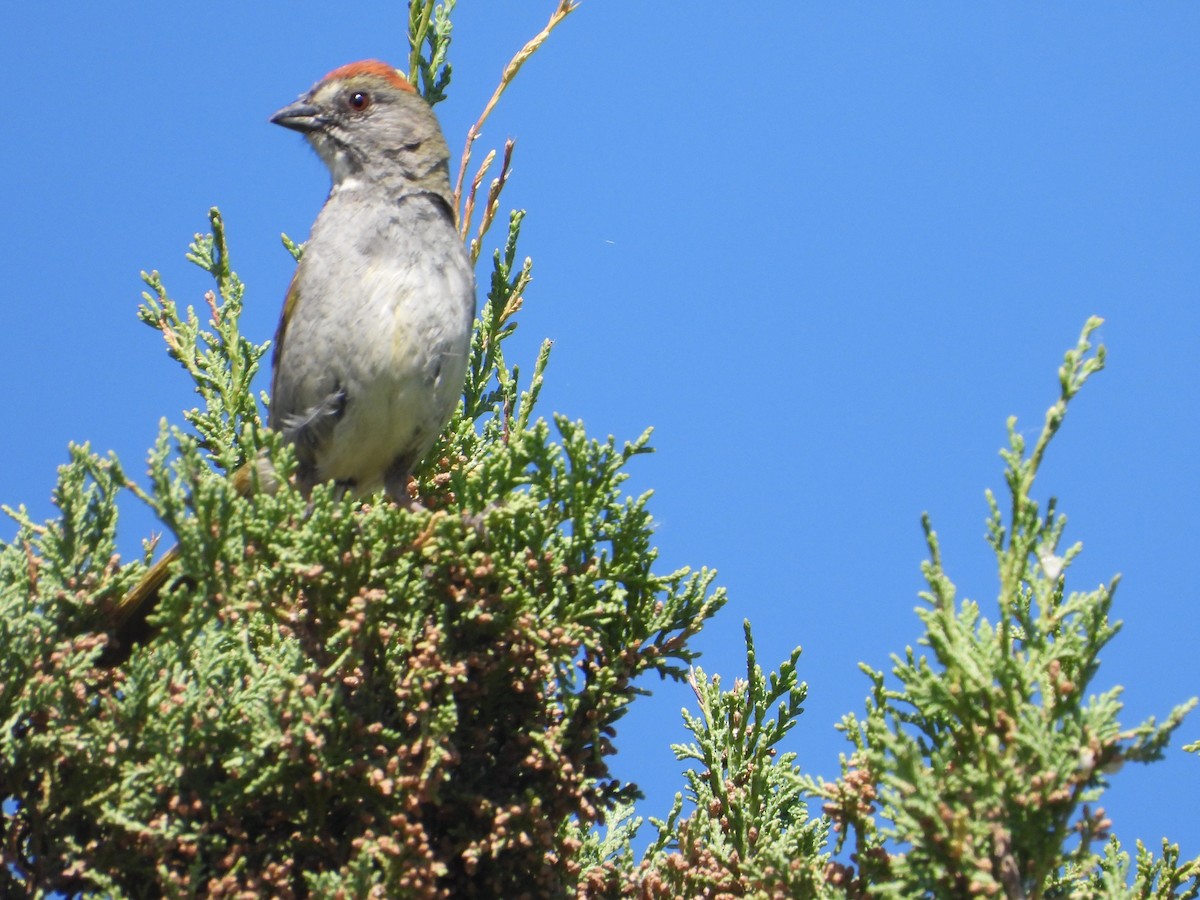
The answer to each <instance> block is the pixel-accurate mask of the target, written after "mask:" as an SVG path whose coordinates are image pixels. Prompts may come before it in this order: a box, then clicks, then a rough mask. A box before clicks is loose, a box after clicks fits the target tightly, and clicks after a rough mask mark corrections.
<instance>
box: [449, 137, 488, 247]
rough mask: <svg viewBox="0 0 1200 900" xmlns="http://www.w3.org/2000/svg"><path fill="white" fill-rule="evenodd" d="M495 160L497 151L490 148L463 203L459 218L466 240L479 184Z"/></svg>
mask: <svg viewBox="0 0 1200 900" xmlns="http://www.w3.org/2000/svg"><path fill="white" fill-rule="evenodd" d="M495 160H496V151H495V150H489V151H488V155H487V156H485V157H484V158H483V162H482V163H480V165H479V171H478V172H476V173H475V177H474V178H473V179H471V190H470V191H468V192H467V201H466V203H464V204H463V210H462V215H461V216H459V219H458V231H459V236H460V237H461V238H462V239H463V240H464V241H465V240H466V239H467V232H468V231H469V230H470V229H471V217H472V216H474V215H475V194H476V193H477V192H478V191H479V185H481V184H482V183H483V176H484V175H486V174H487V171H488V169H490V168H491V167H492V163H493V162H495Z"/></svg>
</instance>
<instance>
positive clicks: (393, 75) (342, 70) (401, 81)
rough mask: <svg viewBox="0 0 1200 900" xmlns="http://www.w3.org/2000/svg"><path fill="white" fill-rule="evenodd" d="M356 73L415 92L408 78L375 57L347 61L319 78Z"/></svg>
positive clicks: (334, 77) (350, 76)
mask: <svg viewBox="0 0 1200 900" xmlns="http://www.w3.org/2000/svg"><path fill="white" fill-rule="evenodd" d="M356 75H376V76H378V77H380V78H382V79H383V80H384V81H386V82H387V83H388V84H390V85H391V86H392V87H394V88H396V89H398V90H401V91H408V92H409V93H410V94H415V93H416V92H417V90H416V88H414V87H413V86H412V85H411V84H409V82H408V79H407V78H405V77H404V76H403V75H401V74H400V73H399V72H398V71H397V70H396V69H395V68H393V67H392V66H389V65H388V64H387V63H385V62H380V61H379V60H377V59H364V60H362V61H361V62H352V63H347V64H346V65H344V66H339V67H338V68H336V69H334V70H333V71H332V72H330V73H329V74H328V75H326V76H325V77H324V78H323V79H321V80H322V81H334V80H338V79H343V78H353V77H355V76H356Z"/></svg>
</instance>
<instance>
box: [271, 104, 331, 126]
mask: <svg viewBox="0 0 1200 900" xmlns="http://www.w3.org/2000/svg"><path fill="white" fill-rule="evenodd" d="M270 121H271V122H273V123H274V124H276V125H282V126H283V127H284V128H290V129H292V130H293V131H299V132H300V133H301V134H308V133H309V132H310V131H316V130H317V129H318V128H320V127H321V126H322V125H324V124H325V119H324V117H323V116H322V115H321V110H320V109H318V108H317V107H315V106H313V105H312V104H311V103H305V102H304V101H303V100H297V101H296V102H295V103H293V104H292V105H291V106H285V107H284V108H283V109H281V110H279V112H277V113H275V114H274V115H272V116H271V119H270Z"/></svg>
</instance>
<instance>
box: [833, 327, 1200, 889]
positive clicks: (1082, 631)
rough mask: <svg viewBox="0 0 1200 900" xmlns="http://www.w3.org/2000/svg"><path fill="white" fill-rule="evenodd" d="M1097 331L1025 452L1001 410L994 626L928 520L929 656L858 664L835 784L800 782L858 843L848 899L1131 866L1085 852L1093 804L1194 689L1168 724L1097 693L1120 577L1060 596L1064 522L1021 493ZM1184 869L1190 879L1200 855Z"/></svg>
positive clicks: (1152, 755)
mask: <svg viewBox="0 0 1200 900" xmlns="http://www.w3.org/2000/svg"><path fill="white" fill-rule="evenodd" d="M1100 324H1101V323H1100V320H1099V319H1091V320H1090V321H1089V322H1088V323H1087V324H1086V326H1085V327H1084V329H1083V333H1082V334H1081V336H1080V338H1079V342H1078V344H1077V345H1076V346H1075V347H1074V348H1072V349H1071V350H1070V351H1068V352H1067V354H1066V357H1065V359H1064V361H1063V365H1062V367H1061V368H1060V370H1059V384H1060V396H1059V399H1058V401H1057V402H1056V403H1055V404H1054V405H1053V406H1051V407H1050V409H1049V411H1048V412H1047V414H1046V421H1045V425H1044V427H1043V429H1042V432H1041V434H1040V436H1039V437H1038V440H1037V442H1036V444H1035V446H1034V449H1033V451H1032V452H1031V453H1029V454H1028V455H1026V452H1025V449H1026V448H1025V442H1024V439H1023V438H1022V437H1021V435H1020V434H1019V433H1018V432H1017V430H1016V423H1015V420H1010V421H1009V424H1008V431H1009V447H1008V449H1007V450H1005V451H1003V452H1002V454H1001V455H1002V456H1003V458H1004V460H1005V463H1006V472H1005V477H1006V481H1007V484H1008V489H1009V494H1010V498H1011V501H1010V504H1009V507H1008V517H1007V519H1006V518H1005V515H1004V513H1003V512H1002V509H1001V506H1000V503H999V502H998V501H997V500H996V498H995V497H993V496H992V495H991V494H990V493H989V495H988V502H989V506H990V509H991V514H990V517H989V520H988V540H989V543H990V544H991V546H992V549H993V550H994V551H995V555H996V560H997V564H998V570H999V573H1000V593H999V597H998V598H997V612H996V617H995V619H993V620H989V619H988V618H986V617H984V615H983V613H982V608H981V605H980V604H979V603H977V602H975V601H971V600H964V601H962V602H961V603H959V602H958V601H957V597H956V591H955V586H954V584H953V582H952V581H951V580H950V576H949V575H948V574H947V572H946V570H945V568H944V567H943V563H942V558H941V552H940V549H939V545H938V539H937V535H936V534H935V533H934V531H933V529H932V527H931V526H930V524H929V520H928V518H926V519H925V534H926V538H927V542H928V546H929V552H930V559H929V561H928V562H926V563H925V564H924V567H923V570H924V575H925V579H926V581H927V583H928V585H929V590H928V591H927V592H925V593H924V594H923V595H922V596H923V598H924V600H925V601H926V603H927V606H926V607H924V608H922V609H920V610H919V611H918V615H919V616H920V618H921V621H922V622H923V623H924V625H925V629H926V630H925V635H924V637H923V638H922V639H921V644H922V645H923V646H924V647H926V648H927V652H921V653H918V652H916V651H914V650H913V649H912V648H909V649H907V650H906V651H905V653H904V655H903V656H896V657H894V658H893V665H892V671H891V675H892V679H891V680H889V679H888V678H887V677H886V676H885V675H884V673H883V672H880V671H877V670H875V669H872V668H870V667H868V666H863V670H864V671H865V672H866V673H867V675H868V677H869V678H870V679H871V683H872V693H871V696H870V698H869V700H868V705H867V710H866V714H865V717H864V718H861V719H860V718H859V717H857V716H854V715H848V716H846V717H845V718H844V719H843V721H842V724H841V729H842V730H843V731H844V732H845V733H846V735H847V737H848V738H849V740H850V741H851V743H852V744H853V746H854V752H853V753H852V754H851V755H850V756H849V757H848V758H843V761H842V777H841V778H840V779H839V780H838V781H836V782H833V783H810V786H811V788H812V789H813V791H814V793H816V794H817V795H818V796H820V797H822V798H824V799H825V800H826V803H827V805H826V812H827V813H828V815H829V817H830V819H831V821H832V823H833V826H834V828H835V829H836V830H837V832H838V840H837V842H836V847H835V849H836V850H838V851H841V850H842V849H843V848H845V847H847V845H849V848H850V849H851V851H852V853H851V860H852V864H845V863H841V862H839V863H836V864H834V865H832V866H831V869H830V875H831V878H832V879H833V880H835V881H836V882H837V883H838V884H840V885H842V886H843V887H844V888H845V890H846V891H847V893H849V894H851V895H859V894H863V895H867V894H869V895H870V896H880V897H913V896H939V897H940V896H974V895H979V896H1004V897H1031V898H1037V897H1044V896H1093V894H1092V893H1088V891H1087V890H1084V888H1083V885H1085V884H1098V883H1101V882H1103V883H1105V884H1116V883H1117V879H1119V881H1120V883H1122V884H1123V883H1124V874H1123V873H1124V868H1123V867H1124V866H1125V865H1126V863H1127V861H1126V862H1122V861H1121V857H1120V854H1119V852H1117V851H1116V850H1115V849H1114V848H1115V845H1110V846H1109V848H1108V849H1107V850H1106V851H1105V854H1104V855H1103V856H1097V855H1096V853H1095V851H1094V850H1093V847H1094V845H1095V844H1096V843H1097V842H1098V841H1100V840H1102V839H1104V838H1105V837H1106V836H1107V835H1108V832H1109V829H1110V827H1111V822H1110V821H1109V820H1108V819H1107V817H1106V816H1105V814H1104V810H1103V808H1102V807H1100V806H1098V805H1095V804H1096V801H1097V800H1098V799H1099V797H1100V795H1101V793H1102V791H1103V789H1104V787H1105V786H1106V784H1107V779H1108V777H1109V773H1111V772H1114V771H1115V770H1116V769H1118V768H1119V767H1120V766H1121V765H1122V764H1123V763H1125V762H1142V763H1145V762H1151V761H1153V760H1156V759H1158V758H1159V757H1160V756H1161V755H1162V751H1163V749H1164V747H1165V746H1166V744H1167V741H1168V740H1169V738H1170V736H1171V734H1172V732H1173V731H1174V730H1175V729H1176V728H1177V727H1178V726H1179V724H1180V722H1181V721H1182V719H1183V717H1184V715H1185V714H1186V713H1187V711H1188V710H1190V709H1191V708H1192V706H1194V705H1195V700H1191V701H1189V702H1188V703H1185V704H1183V705H1182V706H1179V707H1176V708H1175V709H1174V710H1173V711H1172V712H1171V713H1170V714H1169V715H1168V717H1167V719H1166V721H1165V722H1164V723H1163V724H1161V725H1157V724H1155V723H1154V721H1153V720H1151V721H1148V722H1145V723H1143V724H1141V725H1139V726H1137V727H1135V728H1132V729H1126V728H1122V726H1121V725H1120V723H1119V722H1118V718H1117V717H1118V714H1119V713H1120V710H1121V703H1120V699H1119V698H1120V688H1111V689H1108V690H1106V691H1103V692H1101V693H1092V691H1093V690H1094V687H1093V684H1094V681H1095V678H1096V674H1097V667H1098V656H1099V653H1100V651H1101V650H1102V649H1103V648H1104V646H1105V645H1107V644H1108V642H1109V641H1110V640H1111V639H1112V638H1113V636H1114V635H1115V634H1116V633H1117V630H1118V629H1119V627H1120V623H1119V622H1116V621H1113V620H1111V619H1110V617H1109V616H1110V611H1111V607H1112V602H1113V593H1114V590H1115V588H1116V582H1117V579H1116V578H1114V579H1113V580H1112V581H1111V582H1110V583H1109V584H1107V585H1100V586H1099V587H1098V588H1096V589H1095V590H1091V591H1083V592H1080V591H1072V592H1070V593H1068V592H1067V589H1066V572H1067V569H1068V568H1069V567H1070V565H1071V562H1072V561H1073V560H1074V559H1075V557H1076V556H1077V555H1078V553H1079V552H1080V549H1081V546H1080V545H1079V544H1076V545H1074V546H1071V547H1069V548H1067V549H1065V550H1064V551H1063V552H1062V553H1061V555H1060V553H1059V548H1060V543H1061V540H1062V536H1063V532H1064V529H1065V526H1066V519H1065V517H1063V516H1062V515H1061V514H1060V513H1059V512H1058V511H1057V508H1056V504H1055V502H1054V501H1053V500H1051V501H1049V502H1048V503H1047V504H1046V508H1045V510H1044V511H1043V510H1042V509H1041V507H1040V506H1039V504H1038V502H1037V501H1036V500H1034V499H1033V497H1032V495H1031V490H1032V487H1033V482H1034V478H1035V476H1036V474H1037V471H1038V468H1039V466H1040V464H1041V461H1042V458H1043V455H1044V453H1045V450H1046V448H1047V446H1048V444H1049V442H1050V440H1051V438H1052V437H1053V436H1054V434H1055V432H1056V431H1057V430H1058V428H1059V426H1060V425H1061V424H1062V421H1063V417H1064V416H1065V414H1066V411H1067V405H1068V403H1069V402H1070V401H1071V399H1072V398H1073V397H1074V396H1075V395H1076V394H1077V393H1078V391H1079V390H1080V388H1082V387H1083V385H1084V383H1085V382H1086V381H1087V379H1088V378H1089V377H1090V376H1091V375H1092V374H1094V373H1095V372H1097V371H1099V370H1100V369H1101V368H1102V367H1103V363H1104V348H1103V347H1099V348H1096V350H1095V352H1094V353H1092V352H1091V351H1092V347H1091V343H1090V336H1091V334H1092V332H1093V331H1094V330H1095V329H1096V328H1097V327H1098V326H1099V325H1100ZM1173 854H1174V855H1172V852H1171V851H1169V852H1167V853H1165V854H1164V857H1163V861H1162V863H1156V864H1154V865H1158V866H1160V867H1161V871H1162V872H1163V873H1166V871H1167V869H1170V870H1171V872H1172V873H1174V874H1171V875H1169V876H1167V877H1168V878H1169V879H1174V878H1175V877H1176V875H1177V874H1178V872H1179V871H1183V870H1177V869H1175V868H1174V865H1175V863H1174V860H1175V859H1176V858H1177V855H1178V851H1177V850H1175V851H1173ZM1138 866H1139V868H1138V871H1139V873H1140V874H1139V878H1142V879H1144V878H1148V877H1149V874H1148V873H1150V872H1151V871H1152V870H1153V871H1159V870H1157V869H1154V867H1153V866H1152V865H1150V864H1149V863H1146V864H1143V860H1142V858H1141V857H1140V856H1139V864H1138ZM1189 866H1190V868H1187V869H1186V871H1189V872H1190V873H1191V874H1190V875H1188V877H1189V878H1192V879H1193V886H1192V890H1195V886H1196V883H1197V882H1196V881H1195V876H1196V873H1197V872H1200V863H1195V862H1194V863H1191V864H1189ZM1185 868H1186V867H1185ZM1097 879H1099V881H1097ZM1081 891H1082V893H1080V892H1081ZM1103 895H1104V896H1126V895H1125V894H1123V893H1120V892H1117V893H1106V894H1103ZM1096 896H1099V895H1096ZM1128 896H1158V895H1157V894H1144V893H1137V892H1135V893H1133V894H1129V895H1128ZM1165 896H1175V895H1174V894H1167V895H1165Z"/></svg>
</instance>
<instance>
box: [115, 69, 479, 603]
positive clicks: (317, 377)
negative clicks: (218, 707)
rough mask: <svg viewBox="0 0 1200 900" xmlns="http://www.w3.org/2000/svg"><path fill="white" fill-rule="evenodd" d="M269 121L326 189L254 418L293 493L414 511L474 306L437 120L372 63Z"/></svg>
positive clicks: (148, 593)
mask: <svg viewBox="0 0 1200 900" xmlns="http://www.w3.org/2000/svg"><path fill="white" fill-rule="evenodd" d="M269 121H270V122H272V123H274V124H276V125H280V126H282V127H284V128H288V129H290V130H292V131H296V132H299V133H300V134H302V135H303V136H304V137H305V138H306V139H307V141H308V143H309V144H310V145H311V146H312V148H313V149H314V150H315V151H316V153H317V155H318V156H319V157H320V158H321V160H322V161H323V162H324V163H325V165H326V167H327V168H328V170H329V174H330V179H331V185H330V190H329V194H328V196H327V198H326V200H325V203H324V206H322V208H321V210H320V212H319V213H318V215H317V218H316V221H315V222H314V223H313V226H312V232H311V235H310V237H309V240H308V241H307V242H306V244H305V245H304V252H303V254H302V256H301V258H300V262H299V263H298V265H297V267H296V271H295V274H294V275H293V277H292V280H291V283H290V285H289V286H288V289H287V292H286V295H285V300H284V305H283V312H282V315H281V316H280V320H279V326H278V328H277V330H276V333H275V340H274V347H273V354H272V370H273V371H272V381H271V397H270V406H269V412H268V422H267V424H268V426H269V427H270V428H271V429H273V430H275V431H277V432H279V433H280V434H282V436H283V438H284V440H285V441H287V442H288V443H290V444H291V445H292V446H293V447H294V449H295V455H296V460H297V470H296V474H295V483H296V487H297V488H298V489H299V490H300V491H301V492H302V493H303V495H304V496H305V497H309V496H310V495H311V492H312V490H313V488H314V487H315V486H316V485H317V484H320V483H325V482H332V483H333V484H334V485H335V488H336V490H337V491H338V492H339V493H347V492H349V493H351V494H352V495H354V496H366V495H369V494H371V493H372V492H374V491H376V490H378V489H379V488H382V489H383V490H384V491H385V492H386V494H387V496H388V497H390V498H391V499H392V500H393V501H395V502H396V503H397V504H399V505H401V506H404V507H407V508H410V509H414V510H416V509H419V508H420V504H419V503H418V502H417V501H415V500H413V499H411V498H410V497H409V494H408V482H409V476H410V475H411V473H412V471H413V468H414V466H416V465H417V464H418V463H419V462H420V461H421V460H422V458H423V457H424V456H425V455H426V454H427V453H428V452H429V451H430V449H431V448H432V447H433V445H434V443H435V442H436V441H437V438H438V436H439V435H440V434H441V432H442V430H443V429H444V428H445V427H446V425H447V424H448V422H449V420H450V417H451V415H452V414H453V412H454V409H455V406H456V405H457V403H458V398H459V396H460V395H461V392H462V388H463V382H464V380H465V378H466V372H467V365H468V357H469V353H470V345H471V329H472V326H473V322H474V318H475V308H476V299H475V277H474V268H473V266H472V264H471V259H470V256H469V254H468V252H467V249H466V247H465V245H464V243H463V239H462V237H461V236H460V234H459V231H458V227H457V222H456V211H455V205H454V194H453V192H452V190H451V186H450V153H449V149H448V147H447V145H446V139H445V137H444V136H443V134H442V129H441V126H440V125H439V123H438V120H437V117H436V116H435V115H434V113H433V110H432V109H431V108H430V106H429V104H428V103H427V102H426V101H425V100H424V98H423V97H421V95H420V94H419V93H417V91H416V89H415V88H414V87H413V86H412V84H411V83H410V82H409V81H408V80H407V79H406V78H404V77H403V75H401V73H400V72H399V71H398V70H397V69H395V68H393V67H392V66H390V65H388V64H387V63H385V62H381V61H379V60H373V59H371V60H363V61H360V62H354V63H350V64H348V65H344V66H341V67H339V68H336V69H334V70H333V71H331V72H330V73H329V74H327V75H326V76H325V77H324V78H322V79H321V80H320V81H318V82H317V83H316V84H315V85H314V86H313V87H312V88H311V89H310V90H309V91H307V92H306V93H304V94H302V95H301V96H300V97H299V98H298V99H297V100H296V101H295V102H294V103H291V104H289V105H287V106H285V107H283V108H282V109H280V110H278V111H277V112H275V113H274V114H273V115H271V116H270V119H269ZM247 465H252V464H247ZM251 480H252V479H250V478H249V477H247V473H246V472H245V471H244V470H243V471H242V472H241V473H240V475H235V479H234V481H235V484H238V485H239V486H241V485H248V484H249V483H250V482H251ZM239 489H240V488H239ZM175 558H176V552H175V551H169V552H168V553H167V554H165V555H164V557H163V558H162V559H161V560H160V561H159V562H158V563H157V564H156V565H155V566H154V567H152V568H151V569H150V570H148V572H147V573H146V575H145V576H143V578H142V580H141V581H140V582H139V583H138V584H137V585H136V586H135V587H134V588H133V589H132V590H131V591H130V592H129V593H128V594H126V595H125V597H124V598H122V600H121V601H120V602H119V604H118V607H119V616H118V618H119V619H120V620H121V621H127V620H129V619H130V618H131V617H133V616H134V614H135V613H138V611H139V610H141V611H142V613H141V617H142V618H143V619H144V608H145V606H146V602H147V601H148V600H150V599H151V598H153V597H156V596H157V594H158V592H159V591H160V590H161V588H162V586H163V585H164V584H165V583H166V581H167V579H168V578H169V577H170V572H171V568H172V563H173V561H174V559H175ZM119 625H120V622H118V626H119Z"/></svg>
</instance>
